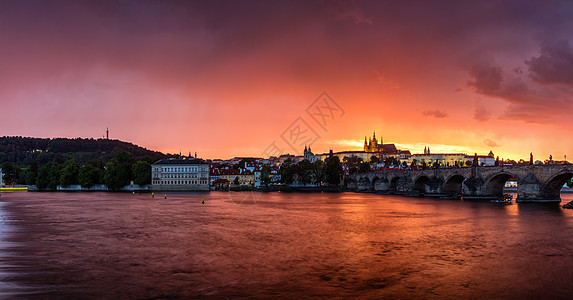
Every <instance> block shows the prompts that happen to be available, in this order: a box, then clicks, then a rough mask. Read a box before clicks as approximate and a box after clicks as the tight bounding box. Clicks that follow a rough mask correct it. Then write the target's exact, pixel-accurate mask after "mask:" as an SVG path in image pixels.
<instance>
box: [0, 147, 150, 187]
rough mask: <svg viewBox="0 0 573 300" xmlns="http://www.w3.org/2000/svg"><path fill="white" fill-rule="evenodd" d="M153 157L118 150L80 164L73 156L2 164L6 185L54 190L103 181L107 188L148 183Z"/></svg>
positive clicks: (92, 184) (87, 185) (85, 185)
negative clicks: (31, 162)
mask: <svg viewBox="0 0 573 300" xmlns="http://www.w3.org/2000/svg"><path fill="white" fill-rule="evenodd" d="M153 161H154V158H151V157H149V156H146V157H143V158H140V159H136V158H135V156H133V155H132V154H131V153H129V152H126V151H118V152H116V153H115V154H114V156H113V158H111V159H109V161H107V162H104V159H103V158H102V157H100V158H98V159H95V160H90V161H87V162H86V163H83V164H81V165H80V164H79V163H78V162H76V161H75V159H69V160H68V161H66V162H65V163H63V164H59V163H57V162H48V163H46V164H43V165H41V166H39V165H38V163H33V164H31V165H29V166H19V165H16V164H12V163H9V162H7V163H3V164H2V165H1V167H2V173H4V177H3V181H4V183H5V184H7V185H15V184H21V185H35V186H37V187H38V189H39V190H52V191H55V190H56V189H57V187H58V185H59V186H62V187H66V186H73V185H80V186H81V187H82V188H90V187H92V186H94V185H98V184H105V185H106V186H107V188H108V189H109V190H120V189H121V188H123V187H124V186H126V185H129V184H130V183H131V181H133V182H134V183H135V184H137V185H140V186H145V185H147V184H150V183H151V163H153Z"/></svg>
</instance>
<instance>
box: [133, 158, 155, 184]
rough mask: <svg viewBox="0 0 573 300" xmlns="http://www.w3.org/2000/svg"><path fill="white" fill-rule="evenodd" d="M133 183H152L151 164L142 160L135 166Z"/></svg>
mask: <svg viewBox="0 0 573 300" xmlns="http://www.w3.org/2000/svg"><path fill="white" fill-rule="evenodd" d="M132 172H133V181H134V182H135V183H136V184H139V185H146V184H150V183H151V164H149V163H148V162H147V161H143V160H140V161H138V162H136V163H135V164H134V165H133V170H132Z"/></svg>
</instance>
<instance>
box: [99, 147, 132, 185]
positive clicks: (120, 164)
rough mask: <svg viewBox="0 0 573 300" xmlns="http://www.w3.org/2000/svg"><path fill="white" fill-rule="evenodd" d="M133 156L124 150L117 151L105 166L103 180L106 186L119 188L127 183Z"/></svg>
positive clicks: (130, 176)
mask: <svg viewBox="0 0 573 300" xmlns="http://www.w3.org/2000/svg"><path fill="white" fill-rule="evenodd" d="M134 163H135V158H134V157H133V155H132V154H131V153H129V152H126V151H118V152H117V153H116V154H115V156H114V157H113V159H112V160H110V161H109V162H108V163H107V165H106V167H105V175H104V181H105V184H106V185H107V187H108V188H110V189H112V190H119V189H121V188H122V187H124V186H126V185H128V184H129V182H130V181H131V179H132V178H133V175H132V168H133V164H134Z"/></svg>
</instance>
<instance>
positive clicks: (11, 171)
mask: <svg viewBox="0 0 573 300" xmlns="http://www.w3.org/2000/svg"><path fill="white" fill-rule="evenodd" d="M2 173H4V175H3V176H2V180H3V181H4V183H5V184H8V185H14V184H16V183H17V182H18V175H19V173H20V168H19V167H18V166H15V165H13V164H11V163H9V162H5V163H3V164H2Z"/></svg>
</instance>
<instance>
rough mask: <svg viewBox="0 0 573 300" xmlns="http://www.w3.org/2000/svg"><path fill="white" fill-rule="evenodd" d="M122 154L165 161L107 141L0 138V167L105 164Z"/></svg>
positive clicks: (159, 155)
mask: <svg viewBox="0 0 573 300" xmlns="http://www.w3.org/2000/svg"><path fill="white" fill-rule="evenodd" d="M121 150H123V151H126V152H129V153H131V154H133V156H135V157H136V158H143V157H148V158H149V160H152V161H153V160H159V159H162V158H165V154H163V153H161V152H157V151H151V150H148V149H146V148H143V147H140V146H137V145H134V144H132V143H128V142H123V141H120V140H109V139H83V138H76V139H68V138H53V139H50V138H32V137H7V136H4V137H0V164H1V163H5V162H10V163H14V164H18V165H30V164H34V163H37V164H40V165H43V164H46V163H48V162H57V163H64V162H65V161H67V160H69V159H74V160H75V161H76V162H78V163H85V162H87V161H90V160H96V159H100V158H101V159H102V160H103V161H107V160H109V159H110V158H111V157H113V155H114V153H115V152H117V151H121Z"/></svg>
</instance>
